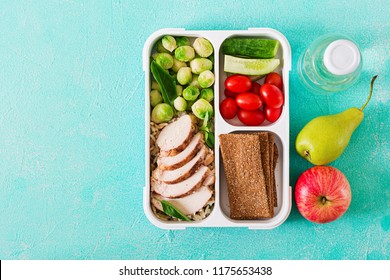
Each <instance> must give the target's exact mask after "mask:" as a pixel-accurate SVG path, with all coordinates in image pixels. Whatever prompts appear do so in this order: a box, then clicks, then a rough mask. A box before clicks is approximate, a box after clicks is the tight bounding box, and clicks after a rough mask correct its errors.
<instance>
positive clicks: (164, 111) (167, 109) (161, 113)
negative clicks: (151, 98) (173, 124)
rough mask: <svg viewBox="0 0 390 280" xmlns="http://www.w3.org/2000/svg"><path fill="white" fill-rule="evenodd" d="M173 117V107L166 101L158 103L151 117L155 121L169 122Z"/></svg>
mask: <svg viewBox="0 0 390 280" xmlns="http://www.w3.org/2000/svg"><path fill="white" fill-rule="evenodd" d="M172 118H173V109H172V107H171V105H169V104H166V103H160V104H157V105H156V107H154V108H153V110H152V116H151V119H152V121H153V122H155V123H164V122H169V121H170V120H171V119H172Z"/></svg>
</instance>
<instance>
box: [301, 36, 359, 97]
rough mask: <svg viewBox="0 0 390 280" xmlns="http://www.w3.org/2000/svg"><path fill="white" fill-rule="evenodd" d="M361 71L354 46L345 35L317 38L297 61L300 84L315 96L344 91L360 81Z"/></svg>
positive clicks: (357, 51)
mask: <svg viewBox="0 0 390 280" xmlns="http://www.w3.org/2000/svg"><path fill="white" fill-rule="evenodd" d="M361 69H362V58H361V54H360V51H359V48H358V47H357V45H356V44H355V43H354V42H353V41H352V40H351V39H350V38H348V37H347V36H343V35H337V34H328V35H324V36H321V37H319V38H318V39H317V40H315V41H314V42H313V43H312V44H311V45H310V46H309V47H308V49H307V50H306V51H305V52H303V53H302V54H301V56H300V57H299V60H298V76H299V79H300V81H301V82H302V83H303V84H304V85H305V86H306V87H307V88H308V89H310V90H313V91H315V92H318V93H328V92H337V91H342V90H345V89H347V88H348V87H350V86H352V85H353V84H354V83H355V82H356V80H357V79H358V78H359V75H360V72H361Z"/></svg>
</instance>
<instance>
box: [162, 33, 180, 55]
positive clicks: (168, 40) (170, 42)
mask: <svg viewBox="0 0 390 280" xmlns="http://www.w3.org/2000/svg"><path fill="white" fill-rule="evenodd" d="M161 42H162V45H163V47H164V48H165V49H167V50H168V51H170V52H172V51H173V50H174V49H176V47H177V46H176V40H175V38H174V37H173V36H170V35H166V36H164V37H163V38H162V39H161Z"/></svg>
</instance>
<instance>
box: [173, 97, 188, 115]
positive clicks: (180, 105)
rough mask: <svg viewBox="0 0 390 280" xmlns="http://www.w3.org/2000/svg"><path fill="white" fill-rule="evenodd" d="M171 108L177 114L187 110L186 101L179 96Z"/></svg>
mask: <svg viewBox="0 0 390 280" xmlns="http://www.w3.org/2000/svg"><path fill="white" fill-rule="evenodd" d="M173 106H174V107H175V109H176V110H178V111H179V112H183V111H185V110H186V109H187V101H186V100H185V99H184V98H183V97H181V96H179V97H176V99H175V101H173Z"/></svg>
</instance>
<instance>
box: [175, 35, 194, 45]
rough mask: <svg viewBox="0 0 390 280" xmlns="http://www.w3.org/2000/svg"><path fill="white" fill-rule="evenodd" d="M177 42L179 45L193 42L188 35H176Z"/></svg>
mask: <svg viewBox="0 0 390 280" xmlns="http://www.w3.org/2000/svg"><path fill="white" fill-rule="evenodd" d="M176 44H177V46H178V47H182V46H190V45H191V42H190V39H188V38H187V37H176Z"/></svg>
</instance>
